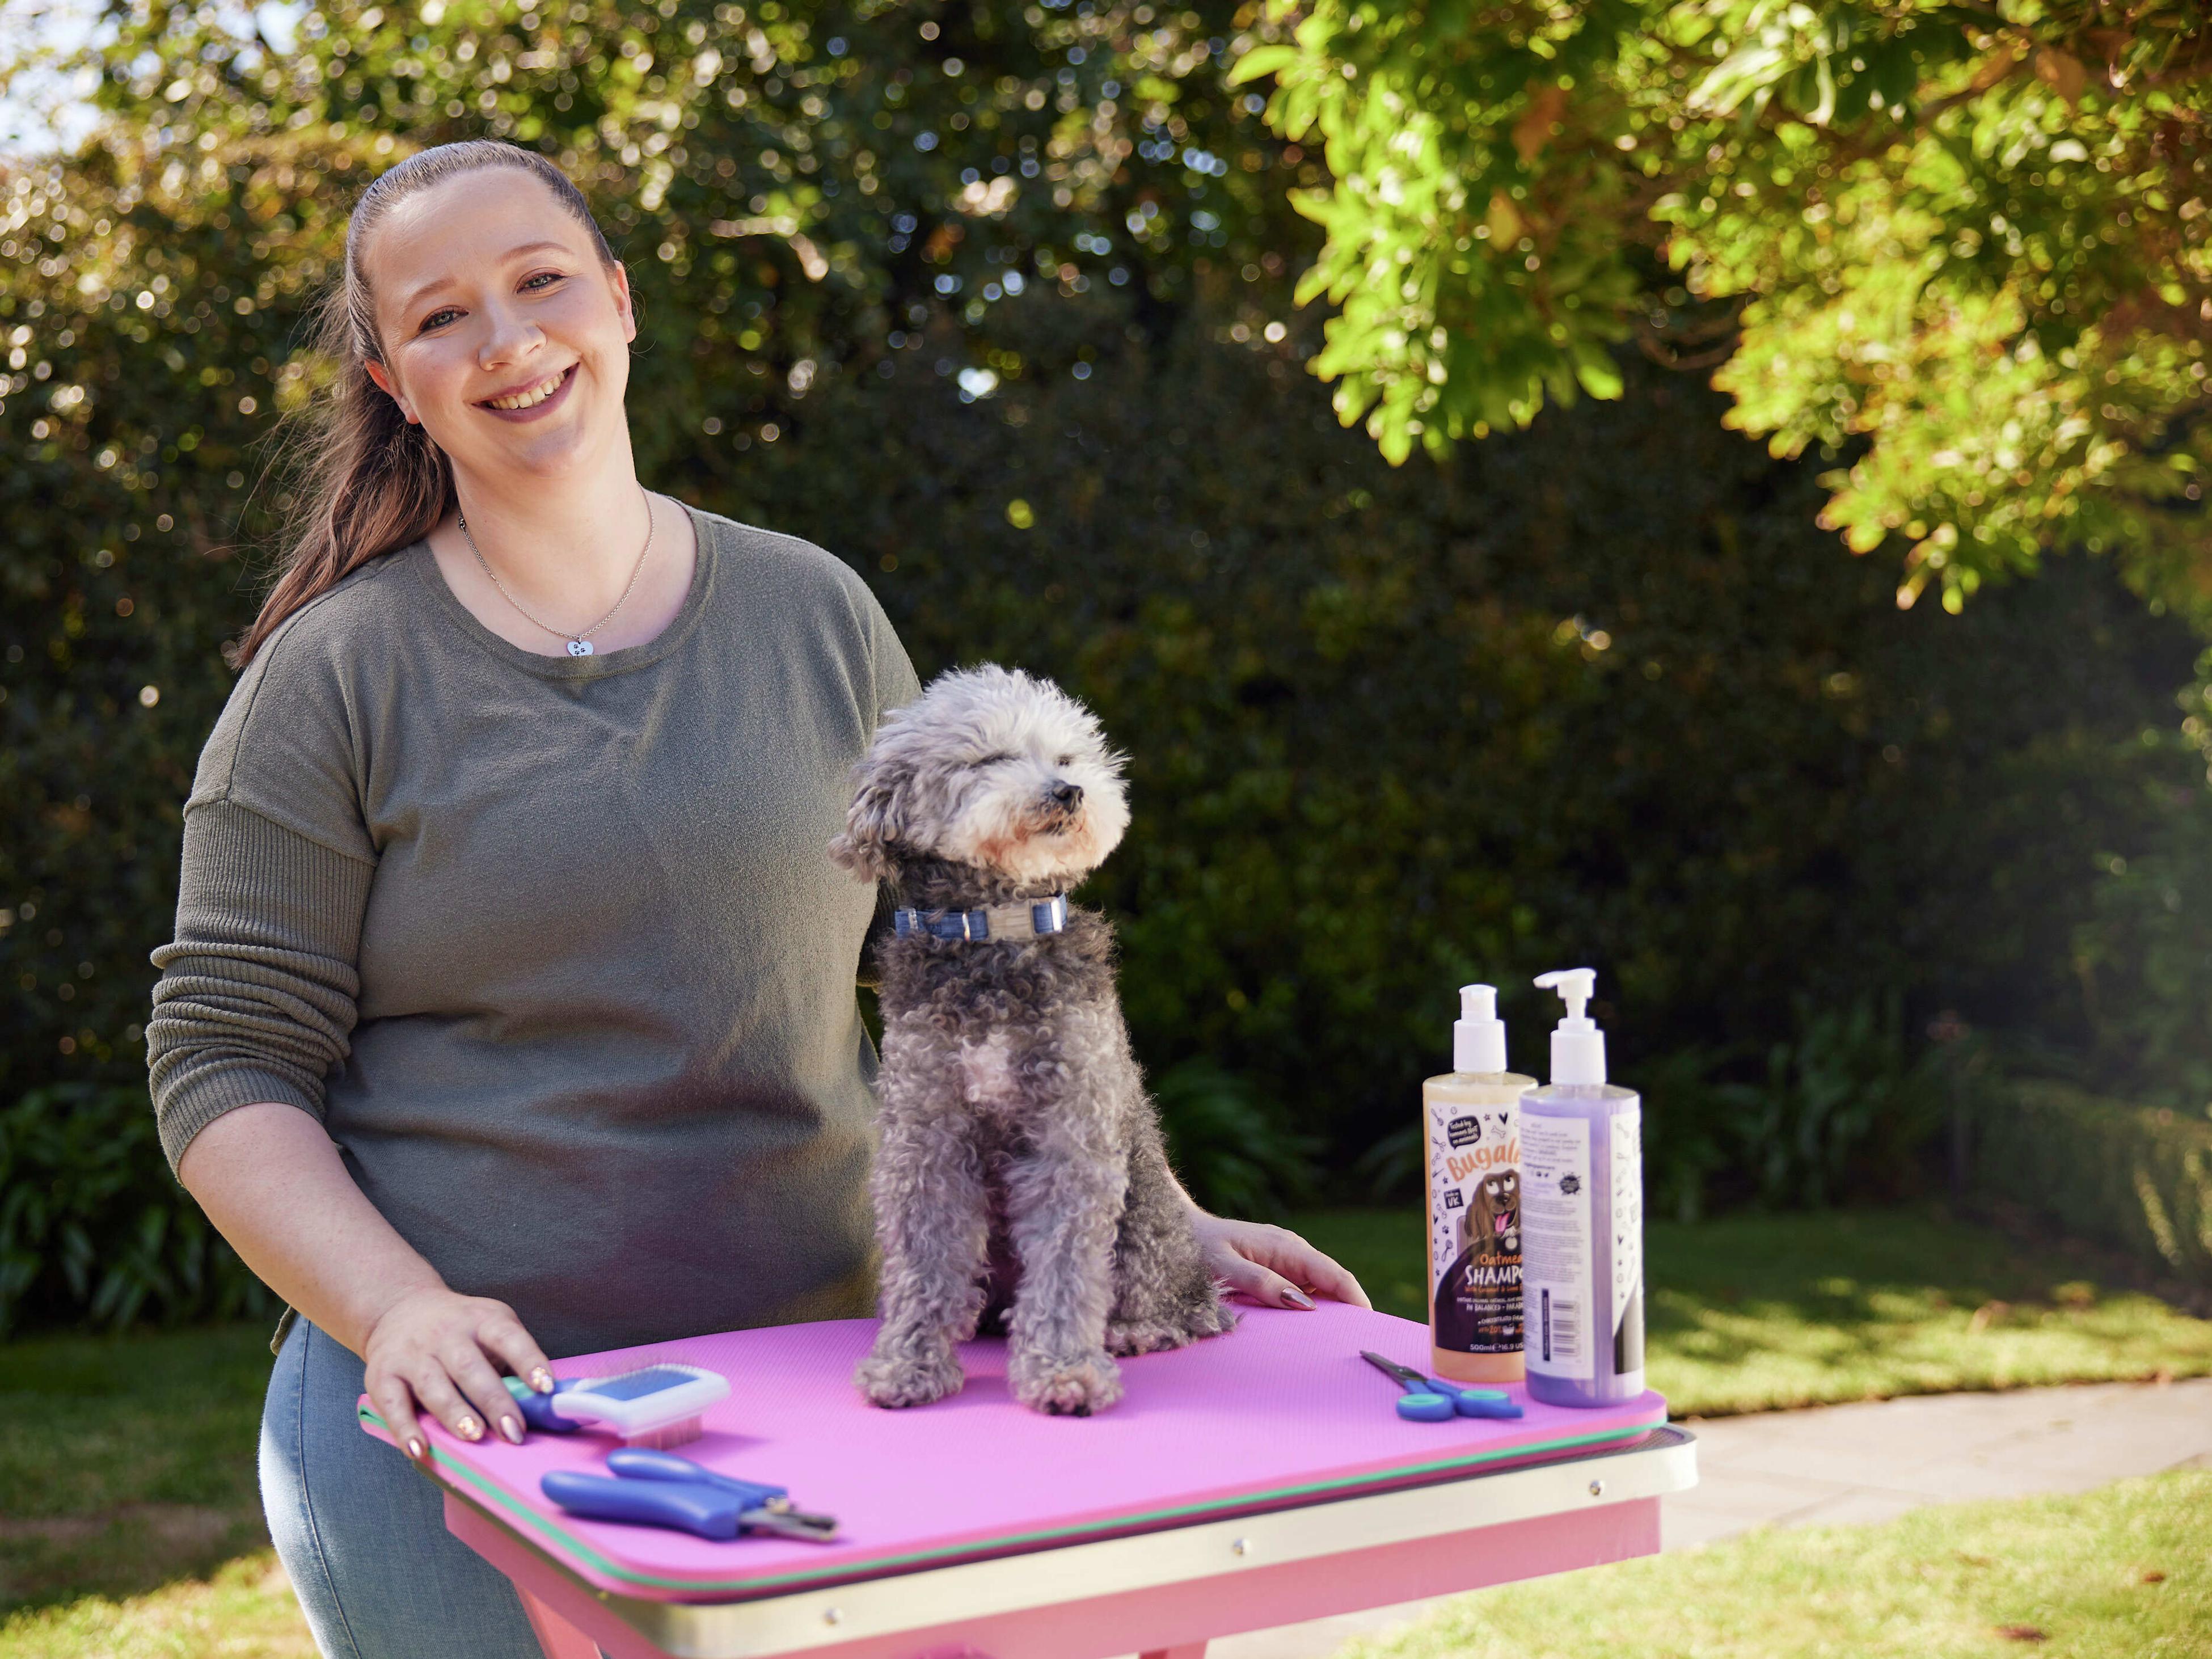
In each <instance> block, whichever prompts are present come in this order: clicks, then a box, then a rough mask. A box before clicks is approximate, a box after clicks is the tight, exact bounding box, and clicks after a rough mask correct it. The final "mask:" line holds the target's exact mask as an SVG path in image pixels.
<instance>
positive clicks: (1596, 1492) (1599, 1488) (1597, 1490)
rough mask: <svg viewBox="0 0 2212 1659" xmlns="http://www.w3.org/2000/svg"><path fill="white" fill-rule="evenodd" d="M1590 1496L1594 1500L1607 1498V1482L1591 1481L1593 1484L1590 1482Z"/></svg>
mask: <svg viewBox="0 0 2212 1659" xmlns="http://www.w3.org/2000/svg"><path fill="white" fill-rule="evenodd" d="M1590 1496H1591V1497H1592V1498H1602V1497H1604V1496H1605V1482H1604V1481H1602V1480H1593V1481H1591V1482H1590Z"/></svg>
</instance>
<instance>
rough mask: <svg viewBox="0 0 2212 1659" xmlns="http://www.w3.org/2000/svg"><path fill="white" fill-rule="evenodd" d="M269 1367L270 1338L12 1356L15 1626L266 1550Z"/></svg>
mask: <svg viewBox="0 0 2212 1659" xmlns="http://www.w3.org/2000/svg"><path fill="white" fill-rule="evenodd" d="M269 1366H270V1358H269V1333H268V1331H267V1329H266V1328H261V1327H255V1328H245V1327H232V1328H223V1329H215V1330H197V1331H183V1332H173V1333H161V1334H147V1335H139V1336H128V1337H120V1338H98V1337H81V1336H64V1337H49V1338H41V1339H38V1340H29V1341H21V1342H11V1343H6V1344H0V1613H4V1612H6V1610H7V1609H8V1608H9V1607H12V1606H16V1605H20V1604H22V1603H25V1602H40V1601H53V1600H58V1599H73V1598H75V1597H77V1596H82V1595H92V1594H99V1595H131V1594H135V1593H137V1592H138V1591H142V1590H144V1589H149V1588H150V1587H152V1586H153V1585H155V1584H159V1583H165V1582H167V1580H169V1579H171V1578H174V1577H180V1576H190V1575H197V1574H200V1573H204V1572H207V1571H211V1570H212V1569H213V1568H215V1567H216V1565H218V1564H220V1563H222V1562H223V1561H226V1560H229V1559H233V1558H234V1557H236V1556H238V1555H240V1554H241V1553H245V1552H246V1551H249V1550H252V1549H255V1548H258V1547H263V1546H265V1545H266V1544H267V1543H268V1534H267V1532H266V1531H265V1530H264V1528H263V1525H262V1521H261V1504H260V1498H259V1496H258V1486H257V1482H256V1478H255V1474H254V1441H255V1437H256V1433H257V1425H258V1424H259V1422H260V1419H261V1393H262V1389H264V1386H265V1385H266V1384H267V1383H268V1379H269Z"/></svg>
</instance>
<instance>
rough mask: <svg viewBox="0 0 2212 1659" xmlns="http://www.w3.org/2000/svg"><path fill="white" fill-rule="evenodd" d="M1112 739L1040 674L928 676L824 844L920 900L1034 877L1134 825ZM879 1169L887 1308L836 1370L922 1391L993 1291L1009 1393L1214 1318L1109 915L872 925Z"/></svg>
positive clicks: (1011, 890)
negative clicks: (1037, 922) (1062, 921)
mask: <svg viewBox="0 0 2212 1659" xmlns="http://www.w3.org/2000/svg"><path fill="white" fill-rule="evenodd" d="M1121 766H1122V758H1121V757H1120V756H1119V755H1116V754H1115V753H1114V752H1113V751H1112V750H1109V748H1108V747H1107V745H1106V742H1105V738H1104V736H1103V733H1102V732H1100V730H1099V727H1098V723H1097V720H1096V719H1095V718H1094V717H1093V716H1092V715H1091V713H1090V711H1089V710H1087V709H1085V708H1084V707H1083V706H1082V705H1081V704H1080V703H1079V702H1075V700H1074V699H1073V698H1072V697H1070V696H1067V695H1066V693H1065V692H1063V691H1061V690H1060V689H1059V688H1058V687H1057V686H1054V685H1053V684H1051V683H1050V682H1048V681H1045V680H1042V679H1037V678H1033V677H1031V676H1030V675H1027V674H1024V673H1021V672H1019V671H1013V670H1008V669H1004V668H999V667H995V666H984V667H981V668H974V669H967V670H962V671H956V672H953V673H950V674H946V675H944V676H942V677H940V678H939V679H937V680H935V681H934V682H933V683H932V684H931V685H930V687H929V689H928V690H927V691H925V692H924V693H923V695H922V696H921V698H920V699H919V700H918V701H917V702H913V703H910V704H908V706H907V707H906V708H902V709H900V710H898V711H896V713H894V714H890V715H889V716H887V717H886V718H885V720H884V723H883V726H881V728H880V729H879V730H878V732H877V735H876V740H875V743H874V744H873V746H872V748H871V749H870V750H869V753H868V756H867V757H866V759H865V760H864V761H863V762H862V763H861V764H860V769H859V774H858V787H857V788H856V791H855V793H854V800H853V805H852V809H851V811H850V812H849V814H848V817H847V822H846V829H845V833H844V834H843V835H842V836H839V837H838V838H837V839H836V841H835V842H832V843H831V847H830V852H831V855H832V856H833V857H834V858H836V860H837V861H838V863H839V864H841V865H842V866H844V867H845V868H847V869H848V870H850V871H852V872H854V874H855V875H858V876H860V877H862V878H866V879H868V880H871V881H874V880H882V879H889V880H890V881H892V882H893V883H895V884H896V885H897V887H898V889H899V890H900V892H901V895H902V898H903V901H904V902H906V903H908V904H909V905H912V906H915V907H916V908H920V909H922V910H926V911H927V910H967V909H975V908H981V907H984V906H987V905H994V904H1006V903H1012V902H1019V901H1030V900H1036V899H1042V898H1045V897H1048V896H1051V895H1052V894H1054V893H1056V892H1060V891H1062V890H1065V889H1066V888H1067V887H1070V886H1073V884H1075V883H1077V882H1079V881H1080V880H1081V879H1082V878H1084V877H1085V876H1086V875H1088V874H1089V873H1090V872H1091V871H1092V870H1094V869H1096V868H1097V866H1098V865H1099V864H1100V863H1101V862H1103V860H1104V859H1105V857H1106V855H1107V854H1109V853H1110V852H1111V851H1112V850H1113V849H1114V848H1115V845H1116V844H1117V843H1118V842H1120V840H1121V834H1122V831H1123V830H1124V829H1127V826H1128V821H1129V819H1128V808H1127V805H1126V801H1125V799H1124V795H1123V791H1122V785H1121ZM877 965H878V971H879V973H880V975H881V980H882V984H881V990H880V996H881V999H882V1005H883V1012H884V1042H883V1069H882V1071H881V1073H880V1074H879V1075H878V1079H877V1091H878V1097H879V1100H880V1124H881V1130H882V1143H881V1146H880V1149H879V1151H878V1154H877V1158H876V1164H875V1170H874V1174H873V1176H872V1195H873V1198H874V1202H875V1209H876V1227H877V1235H878V1239H879V1241H880V1243H881V1245H882V1249H883V1300H882V1313H883V1322H882V1326H881V1328H880V1330H879V1332H878V1336H877V1340H876V1344H875V1348H874V1352H872V1353H871V1354H870V1355H869V1357H868V1358H866V1360H865V1361H864V1362H862V1364H861V1365H860V1370H859V1371H858V1372H857V1373H856V1375H855V1376H854V1381H855V1382H856V1383H858V1384H859V1385H860V1389H861V1391H862V1392H863V1393H864V1394H866V1395H867V1397H868V1398H869V1399H870V1400H872V1401H874V1402H875V1403H876V1404H878V1405H879V1406H919V1405H924V1404H927V1402H929V1401H933V1400H939V1399H942V1398H943V1397H944V1396H945V1395H949V1394H952V1393H954V1392H955V1391H957V1389H959V1388H960V1386H961V1384H962V1383H963V1380H964V1378H963V1374H962V1371H961V1369H960V1360H959V1356H958V1354H957V1352H956V1351H955V1348H954V1345H955V1344H956V1343H957V1342H959V1341H962V1340H965V1339H967V1338H969V1337H971V1336H973V1335H974V1334H975V1333H976V1331H977V1330H978V1329H979V1328H981V1327H982V1326H983V1324H984V1322H985V1321H986V1320H987V1318H995V1317H996V1316H1000V1315H1001V1314H1008V1313H1009V1304H1010V1316H1008V1317H1007V1319H1006V1333H1007V1336H1008V1349H1009V1352H1008V1356H1007V1376H1008V1381H1009V1383H1010V1384H1011V1387H1012V1391H1013V1394H1014V1397H1015V1398H1016V1399H1018V1400H1019V1401H1022V1402H1023V1403H1024V1405H1027V1406H1031V1407H1036V1408H1037V1409H1040V1410H1042V1411H1048V1412H1054V1413H1071V1414H1073V1415H1077V1416H1083V1415H1087V1414H1088V1413H1091V1412H1094V1411H1098V1410H1102V1409H1103V1408H1104V1407H1108V1406H1110V1405H1112V1404H1113V1403H1114V1401H1116V1400H1117V1399H1119V1398H1120V1397H1121V1373H1120V1368H1119V1367H1118V1366H1116V1365H1115V1363H1114V1359H1113V1358H1112V1356H1114V1355H1115V1354H1133V1353H1145V1352H1150V1351H1152V1350H1154V1349H1160V1348H1174V1347H1180V1346H1182V1345H1183V1344H1185V1343H1187V1342H1190V1341H1193V1340H1196V1339H1198V1338H1200V1337H1203V1336H1210V1335H1212V1334H1215V1333H1216V1332H1218V1331H1224V1330H1226V1329H1228V1328H1229V1327H1230V1325H1231V1323H1232V1322H1233V1317H1234V1316H1232V1315H1231V1313H1230V1311H1229V1310H1228V1309H1227V1308H1226V1307H1225V1305H1224V1304H1223V1302H1222V1299H1221V1293H1220V1291H1219V1288H1218V1286H1217V1285H1215V1283H1214V1281H1213V1279H1212V1277H1211V1276H1210V1275H1209V1274H1208V1273H1207V1272H1206V1267H1205V1265H1204V1262H1203V1261H1202V1259H1201V1257H1200V1252H1199V1246H1198V1241H1197V1238H1196V1236H1195V1235H1194V1232H1193V1231H1192V1228H1191V1222H1190V1212H1189V1209H1188V1205H1187V1204H1186V1203H1185V1201H1184V1200H1183V1198H1182V1194H1181V1192H1180V1191H1179V1189H1178V1188H1176V1185H1175V1182H1174V1179H1173V1177H1172V1176H1170V1173H1169V1170H1168V1162H1167V1154H1166V1151H1165V1148H1164V1146H1163V1145H1162V1142H1161V1139H1160V1127H1159V1121H1158V1115H1157V1114H1156V1113H1155V1112H1154V1110H1153V1108H1152V1102H1151V1099H1150V1097H1148V1096H1147V1095H1146V1092H1145V1088H1144V1082H1143V1079H1142V1077H1141V1075H1140V1073H1139V1071H1138V1068H1137V1062H1136V1060H1135V1057H1134V1056H1133V1054H1131V1052H1130V1048H1129V1034H1128V1028H1127V1025H1126V1024H1125V1023H1124V1022H1123V1019H1122V1017H1121V1002H1120V1000H1119V999H1118V997H1117V996H1116V995H1115V986H1114V936H1113V931H1112V929H1111V927H1109V924H1108V923H1107V921H1106V920H1105V918H1104V917H1103V916H1101V915H1098V914H1097V912H1096V911H1092V910H1086V909H1079V908H1073V907H1070V909H1069V912H1068V925H1067V927H1066V931H1065V932H1062V933H1054V934H1048V935H1046V936H1044V937H1042V938H1036V939H989V940H975V941H969V940H963V939H939V938H936V937H934V936H933V935H931V934H929V933H916V934H914V935H912V936H909V937H908V938H904V939H884V941H883V943H882V945H880V947H879V949H878V959H877Z"/></svg>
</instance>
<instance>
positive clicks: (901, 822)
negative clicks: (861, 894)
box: [829, 772, 906, 881]
mask: <svg viewBox="0 0 2212 1659" xmlns="http://www.w3.org/2000/svg"><path fill="white" fill-rule="evenodd" d="M904 783H905V779H904V777H903V776H902V775H899V774H896V773H884V772H878V773H875V774H873V775H871V776H870V777H869V779H868V781H866V783H864V784H862V785H861V786H860V789H859V790H858V791H857V792H856V793H854V796H853V805H852V806H851V807H850V808H849V809H848V811H846V814H845V832H844V833H843V834H842V835H841V836H836V838H835V839H833V840H832V841H831V842H830V843H829V857H830V860H831V861H832V862H833V863H835V864H836V866H838V867H839V868H840V869H843V870H849V871H851V872H853V873H854V875H855V876H858V877H859V878H860V879H861V880H862V881H890V880H894V879H896V878H897V875H898V865H897V864H896V861H895V860H893V858H892V856H891V850H890V849H891V843H892V842H895V841H896V840H897V839H898V837H899V836H900V833H901V832H902V830H903V829H905V828H906V813H905V810H904V808H905V795H906V792H905V789H904V787H903V785H904Z"/></svg>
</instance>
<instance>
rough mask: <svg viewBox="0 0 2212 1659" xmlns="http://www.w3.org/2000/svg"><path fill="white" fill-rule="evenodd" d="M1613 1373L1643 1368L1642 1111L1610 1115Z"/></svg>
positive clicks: (1640, 1108)
mask: <svg viewBox="0 0 2212 1659" xmlns="http://www.w3.org/2000/svg"><path fill="white" fill-rule="evenodd" d="M1612 1140H1613V1183H1612V1184H1613V1249H1612V1255H1613V1375H1614V1376H1630V1375H1632V1374H1635V1375H1638V1376H1640V1375H1641V1374H1642V1372H1643V1370H1644V1111H1643V1103H1641V1102H1638V1103H1634V1104H1632V1105H1630V1106H1628V1107H1627V1108H1626V1109H1623V1110H1621V1111H1619V1112H1616V1113H1615V1114H1614V1115H1613V1133H1612Z"/></svg>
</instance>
